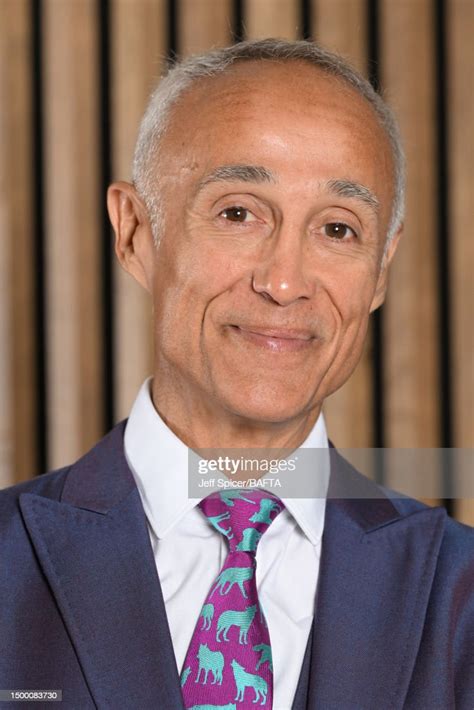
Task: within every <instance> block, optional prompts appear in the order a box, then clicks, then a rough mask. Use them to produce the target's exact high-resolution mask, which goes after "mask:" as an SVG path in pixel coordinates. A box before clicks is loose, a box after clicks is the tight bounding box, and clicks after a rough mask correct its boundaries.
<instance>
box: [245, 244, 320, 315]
mask: <svg viewBox="0 0 474 710" xmlns="http://www.w3.org/2000/svg"><path fill="white" fill-rule="evenodd" d="M252 288H253V290H254V291H255V292H256V293H260V294H261V295H262V296H263V298H265V299H266V300H271V301H273V302H275V303H277V304H278V305H280V306H288V305H290V304H291V303H293V302H294V301H297V300H298V299H300V298H304V299H309V298H311V296H312V295H313V290H314V283H311V280H310V279H309V278H308V264H305V259H304V254H303V248H302V244H301V241H300V240H299V239H295V234H294V233H293V234H291V235H290V234H288V233H287V234H284V233H283V231H281V232H280V234H279V235H275V239H274V240H272V244H271V245H270V246H269V250H268V251H267V252H266V254H265V255H264V256H262V260H261V261H260V262H259V263H258V265H257V266H256V267H255V268H254V270H253V277H252Z"/></svg>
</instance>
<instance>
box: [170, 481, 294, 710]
mask: <svg viewBox="0 0 474 710" xmlns="http://www.w3.org/2000/svg"><path fill="white" fill-rule="evenodd" d="M284 507H285V506H284V505H283V503H282V502H281V500H280V499H279V498H277V496H274V495H273V494H272V493H269V492H268V491H266V490H259V489H257V490H235V489H233V490H231V491H223V492H219V493H212V494H211V495H209V496H207V498H204V499H203V500H202V501H201V502H200V503H199V508H201V510H202V511H203V513H204V515H205V516H206V517H207V519H208V520H209V522H210V523H211V525H213V527H215V528H216V530H218V531H219V532H220V533H222V535H225V537H226V538H227V540H228V543H229V553H228V555H227V557H226V559H225V561H224V565H223V567H222V569H221V571H220V573H219V575H218V576H217V578H216V579H215V580H214V582H213V584H212V586H211V588H210V591H209V594H208V595H207V597H206V600H205V602H204V605H203V607H202V610H201V613H200V615H199V619H198V621H197V624H196V628H195V629H194V633H193V636H192V638H191V641H190V644H189V648H188V651H187V654H186V658H185V659H184V663H183V670H182V672H181V689H182V694H183V700H184V706H185V708H186V710H191V709H192V710H247V708H255V707H263V708H264V710H271V708H272V699H273V666H272V653H271V647H270V636H269V633H268V628H267V623H266V620H265V616H264V614H263V610H262V609H261V607H260V604H259V601H258V595H257V585H256V580H255V571H256V560H255V552H256V549H257V545H258V541H259V540H260V538H261V536H262V535H263V533H264V532H265V530H267V529H268V527H269V526H270V524H271V523H272V522H273V520H274V519H275V518H276V516H277V515H278V513H279V512H280V511H281V510H283V508H284Z"/></svg>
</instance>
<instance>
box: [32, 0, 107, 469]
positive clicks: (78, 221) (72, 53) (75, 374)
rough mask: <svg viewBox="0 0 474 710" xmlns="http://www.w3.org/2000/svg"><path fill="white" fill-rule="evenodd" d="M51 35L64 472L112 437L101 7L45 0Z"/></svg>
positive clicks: (55, 388)
mask: <svg viewBox="0 0 474 710" xmlns="http://www.w3.org/2000/svg"><path fill="white" fill-rule="evenodd" d="M79 28H80V30H79ZM43 32H44V49H45V51H44V103H45V114H44V120H45V146H44V148H45V151H44V155H45V165H46V205H45V207H46V210H45V214H46V246H47V248H46V262H47V266H46V276H47V293H46V295H47V323H46V326H47V343H48V345H47V362H48V375H47V379H48V424H49V442H48V445H49V451H50V460H49V462H48V464H49V467H57V466H61V465H64V464H66V463H68V462H70V461H71V460H73V459H75V458H76V457H77V456H79V455H80V454H82V453H83V452H84V451H86V450H87V449H88V448H89V447H90V446H91V445H92V444H93V443H94V441H97V439H98V438H99V436H100V435H101V434H102V406H103V395H102V381H101V360H102V348H101V344H102V341H101V331H102V324H101V319H100V253H101V248H100V241H99V239H100V232H99V214H100V212H99V205H98V200H99V194H100V192H99V174H100V173H99V162H98V156H99V143H98V127H99V125H100V124H99V113H98V110H99V108H98V96H99V87H98V85H97V77H98V72H97V65H96V57H97V56H98V44H97V43H98V36H97V21H96V6H95V3H94V2H93V0H76V2H62V0H45V2H44V26H43Z"/></svg>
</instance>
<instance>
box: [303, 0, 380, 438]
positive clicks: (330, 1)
mask: <svg viewBox="0 0 474 710" xmlns="http://www.w3.org/2000/svg"><path fill="white" fill-rule="evenodd" d="M312 16H313V23H314V24H313V28H312V35H313V37H314V38H315V40H316V41H318V42H320V43H321V44H322V45H323V46H324V47H326V48H327V49H330V50H331V51H333V52H339V53H340V54H343V55H344V56H345V57H347V59H349V60H350V61H351V63H352V64H353V65H354V66H355V67H356V68H358V69H359V70H360V71H362V72H363V73H364V74H365V71H366V64H367V45H366V42H367V31H366V23H365V20H366V17H365V2H363V1H362V0H318V1H317V2H313V5H312ZM372 342H373V339H372V327H371V323H369V329H368V332H367V341H366V344H365V347H364V351H363V354H362V357H361V360H360V362H359V364H358V365H357V367H356V369H355V370H354V373H353V374H352V375H351V377H350V378H349V380H348V381H347V383H346V384H345V385H343V387H341V389H340V390H338V391H337V392H335V393H334V394H333V395H331V396H330V397H329V398H328V399H327V400H326V402H325V404H324V416H325V418H326V425H327V429H328V433H329V436H330V438H331V439H332V440H333V441H334V443H335V444H336V445H337V446H339V447H344V448H351V447H361V448H364V447H369V446H372V444H373V426H372V422H373V413H372V399H373V384H372V383H373V378H372V358H373V353H372Z"/></svg>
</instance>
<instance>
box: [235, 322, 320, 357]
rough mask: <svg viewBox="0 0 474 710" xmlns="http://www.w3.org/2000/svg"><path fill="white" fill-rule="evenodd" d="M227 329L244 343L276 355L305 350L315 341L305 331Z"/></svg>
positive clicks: (258, 327) (288, 329) (254, 327)
mask: <svg viewBox="0 0 474 710" xmlns="http://www.w3.org/2000/svg"><path fill="white" fill-rule="evenodd" d="M229 328H230V330H231V331H232V332H233V333H235V335H237V337H239V338H241V339H243V340H244V341H246V342H248V343H252V344H253V345H257V346H259V347H261V348H265V349H267V350H270V351H271V352H278V353H285V352H296V351H300V350H306V349H307V348H308V347H310V346H311V345H312V344H313V342H314V340H315V336H314V335H312V334H311V333H309V332H308V331H307V330H301V329H297V328H265V327H261V326H253V325H251V326H239V325H230V326H229Z"/></svg>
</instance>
